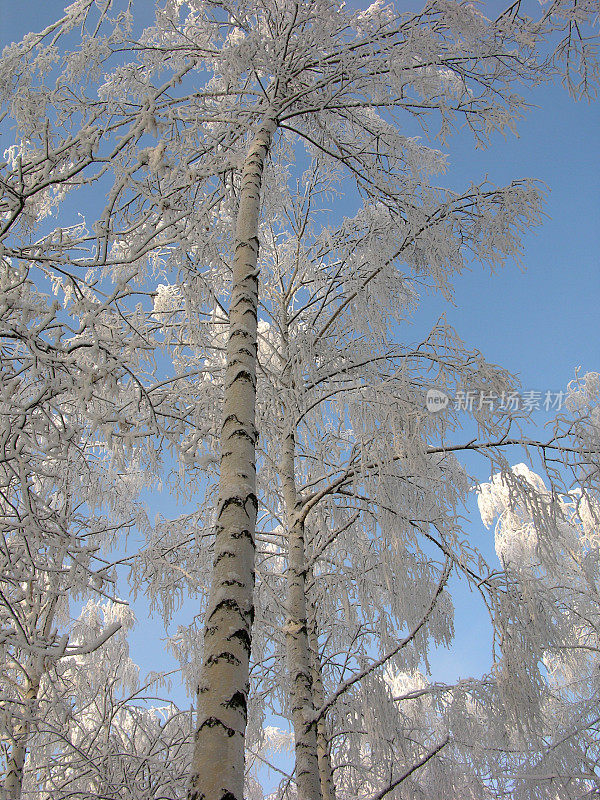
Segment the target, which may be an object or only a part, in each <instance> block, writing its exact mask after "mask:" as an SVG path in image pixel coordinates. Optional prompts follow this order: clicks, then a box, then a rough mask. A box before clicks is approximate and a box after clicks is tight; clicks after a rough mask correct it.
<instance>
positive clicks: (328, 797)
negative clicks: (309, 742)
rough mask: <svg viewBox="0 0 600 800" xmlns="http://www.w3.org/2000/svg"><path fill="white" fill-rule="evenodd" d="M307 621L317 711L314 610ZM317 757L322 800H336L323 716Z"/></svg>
mask: <svg viewBox="0 0 600 800" xmlns="http://www.w3.org/2000/svg"><path fill="white" fill-rule="evenodd" d="M312 611H313V613H312V614H310V615H309V616H310V619H309V620H308V645H309V648H310V666H311V674H312V690H313V698H314V705H315V708H316V709H317V710H318V709H319V708H321V707H322V706H323V705H324V704H325V692H324V691H323V677H322V672H321V660H320V658H319V640H318V637H317V626H316V619H315V613H314V609H313V610H312ZM317 756H318V759H319V779H320V782H321V795H322V797H323V800H336V798H335V783H334V782H333V769H332V767H331V746H330V740H329V732H328V730H327V719H326V717H325V715H323V716H321V717H319V719H318V721H317Z"/></svg>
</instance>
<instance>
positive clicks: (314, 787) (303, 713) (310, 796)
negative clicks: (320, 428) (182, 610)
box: [282, 432, 322, 800]
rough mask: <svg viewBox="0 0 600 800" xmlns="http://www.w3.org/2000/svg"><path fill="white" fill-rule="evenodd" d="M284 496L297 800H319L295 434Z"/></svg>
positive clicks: (288, 446)
mask: <svg viewBox="0 0 600 800" xmlns="http://www.w3.org/2000/svg"><path fill="white" fill-rule="evenodd" d="M282 477H283V494H284V499H285V504H286V512H287V530H288V568H287V620H286V626H285V632H286V651H287V660H288V669H289V673H290V686H291V691H290V695H291V704H292V724H293V726H294V740H295V752H296V785H297V788H298V800H322V798H321V781H320V777H319V758H318V751H317V730H316V725H315V724H314V722H312V721H311V720H312V717H313V716H314V713H315V706H314V701H313V686H312V675H311V659H310V650H309V646H308V628H307V620H306V553H305V541H304V539H305V536H304V522H303V521H302V520H301V519H299V518H298V515H297V504H298V495H297V490H296V484H295V480H294V477H295V476H294V435H293V433H291V432H290V433H289V434H288V435H287V437H286V439H285V442H284V454H283V468H282Z"/></svg>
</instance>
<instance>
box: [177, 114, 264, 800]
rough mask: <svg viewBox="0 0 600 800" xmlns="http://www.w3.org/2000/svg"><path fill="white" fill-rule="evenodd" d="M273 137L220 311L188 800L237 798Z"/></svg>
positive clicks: (256, 176)
mask: <svg viewBox="0 0 600 800" xmlns="http://www.w3.org/2000/svg"><path fill="white" fill-rule="evenodd" d="M276 127H277V125H276V122H275V121H274V120H273V119H272V118H267V119H265V121H264V122H263V124H262V126H261V127H260V129H259V130H258V132H257V134H256V136H255V138H254V140H253V142H252V144H251V146H250V149H249V151H248V155H247V157H246V161H245V164H244V170H243V173H242V182H241V189H240V203H239V210H238V216H237V224H236V241H235V252H234V259H233V281H232V288H231V304H230V310H229V339H228V342H227V366H226V373H225V397H224V406H223V426H222V430H221V473H220V483H219V498H218V503H217V517H216V524H215V534H216V539H215V556H214V563H213V572H212V577H211V579H210V595H209V602H208V608H207V612H206V619H205V624H204V653H203V655H204V658H203V665H202V671H201V674H200V680H199V683H198V722H197V729H196V735H195V740H194V751H193V756H192V770H191V777H190V787H189V790H188V798H189V800H242V798H243V788H244V736H245V730H246V705H247V697H248V683H249V660H250V643H251V635H252V620H253V616H254V604H253V592H254V556H255V544H254V536H255V526H256V508H257V498H256V463H255V446H256V438H257V434H256V428H255V401H256V349H257V344H256V330H257V313H258V311H257V309H258V273H257V259H258V219H259V212H260V191H261V184H262V173H263V168H264V164H265V159H266V157H267V155H268V152H269V148H270V145H271V140H272V137H273V134H274V132H275V130H276Z"/></svg>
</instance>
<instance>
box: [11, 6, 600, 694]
mask: <svg viewBox="0 0 600 800" xmlns="http://www.w3.org/2000/svg"><path fill="white" fill-rule="evenodd" d="M148 2H150V0H148ZM507 4H508V3H507ZM64 5H65V3H63V2H56V0H45V2H40V0H17V1H16V0H0V37H1V39H2V42H3V44H5V43H8V42H11V41H13V40H16V39H18V38H20V37H21V36H22V35H23V34H24V33H26V32H27V31H28V30H30V29H31V28H35V29H39V28H42V27H43V26H44V25H45V24H47V23H48V22H50V21H52V20H53V19H55V18H56V17H57V16H59V15H60V14H61V12H62V8H63V6H64ZM415 6H416V4H415V3H411V7H415ZM500 7H501V5H500V4H499V3H498V2H496V1H494V2H490V3H485V2H484V3H483V4H482V9H483V11H484V12H485V11H486V10H488V9H489V13H490V15H493V14H494V13H497V11H498V9H499V8H500ZM531 100H532V102H535V103H536V104H537V106H538V107H537V108H534V109H532V111H531V112H530V113H529V114H528V116H527V117H526V118H525V119H524V120H523V121H522V122H521V123H520V124H519V126H518V128H519V138H515V137H514V136H512V135H509V136H507V137H506V138H503V137H502V136H499V135H498V136H495V137H494V138H493V141H492V144H491V146H490V148H489V149H488V150H485V151H475V150H474V148H473V146H472V143H471V141H470V140H469V139H468V137H465V136H457V137H455V138H453V139H451V140H449V142H448V143H447V144H446V145H444V146H441V145H439V143H438V146H440V147H441V149H443V150H445V151H447V152H448V153H449V160H450V180H451V181H452V182H453V183H454V184H456V185H465V184H467V183H468V182H469V181H471V180H474V181H476V180H478V179H481V178H483V177H484V176H485V175H488V176H489V178H490V180H492V181H494V182H497V183H499V184H503V183H507V182H509V181H510V180H512V179H515V178H526V177H533V178H538V179H540V180H542V181H544V182H545V183H546V184H548V186H549V187H550V189H551V194H550V196H549V200H548V204H547V207H546V213H547V214H548V218H547V219H546V220H545V222H544V225H543V226H542V227H541V228H538V229H537V230H536V232H535V233H533V234H531V235H528V236H527V238H526V248H525V254H524V258H523V265H524V266H525V267H526V270H525V271H520V270H519V269H518V268H517V267H516V265H514V264H508V265H507V267H506V268H505V269H504V270H502V271H500V272H499V273H497V274H495V275H493V276H490V274H489V270H484V269H482V268H479V267H477V268H475V269H474V270H473V271H472V272H467V273H465V274H464V275H462V276H461V277H460V278H459V279H458V280H457V281H456V296H455V306H451V305H448V304H447V303H445V302H443V301H442V300H441V299H440V298H438V297H431V298H426V299H425V300H424V302H423V304H422V306H421V308H420V310H419V312H418V317H417V319H416V320H415V330H417V329H419V330H420V329H421V326H422V327H423V328H425V327H428V326H430V325H431V324H433V322H434V321H435V319H436V318H437V317H438V316H439V314H441V313H442V312H445V313H446V315H447V319H448V321H449V323H450V324H452V325H453V326H454V327H456V328H457V330H458V332H459V334H460V335H461V336H462V338H463V339H464V340H465V341H466V343H467V345H469V346H472V347H477V348H478V349H479V350H481V352H482V353H483V354H484V355H485V356H486V358H487V359H488V360H490V361H493V362H495V363H498V364H501V365H502V366H504V367H506V368H507V369H509V370H510V371H511V372H513V373H516V374H517V375H518V376H519V377H520V379H521V381H522V384H523V387H524V388H525V389H532V390H538V391H546V390H553V391H555V390H560V389H564V388H565V387H566V384H567V382H568V381H569V380H570V379H572V378H573V376H574V372H575V368H576V367H577V366H579V365H581V367H582V371H583V372H585V371H600V343H599V336H598V327H599V326H598V320H599V313H598V312H599V308H600V269H599V267H600V264H599V253H600V214H599V199H600V189H599V187H600V163H599V159H598V141H599V135H598V132H599V130H600V126H599V123H600V112H599V109H600V107H599V105H598V104H597V103H595V104H588V103H586V102H580V103H575V102H574V101H572V100H571V99H570V98H569V97H568V95H567V93H566V92H565V91H564V90H563V89H562V87H560V86H558V85H556V86H547V87H542V88H541V89H538V90H536V91H535V93H534V94H533V95H532V96H531ZM415 335H416V334H415ZM535 418H536V419H539V422H540V423H543V422H544V421H545V420H546V419H547V416H546V415H544V414H543V413H542V412H540V414H539V416H538V417H535ZM482 477H483V475H482ZM161 502H163V501H161ZM173 508H175V504H173ZM469 530H470V531H471V533H472V535H473V537H474V538H475V541H476V543H477V544H482V545H484V549H486V550H487V551H488V552H489V551H490V549H491V548H490V545H491V534H490V533H488V532H485V531H484V529H483V528H482V526H481V524H480V523H479V522H478V520H477V519H473V521H472V522H471V523H469ZM457 599H458V603H459V606H458V617H457V640H456V642H455V646H454V647H453V649H452V650H451V651H449V652H441V651H440V652H438V654H437V655H436V657H435V659H434V660H433V668H434V677H435V678H437V679H439V680H452V679H454V678H456V677H458V676H461V677H466V676H467V675H469V674H479V673H480V672H481V671H482V670H483V669H485V668H486V667H487V666H488V665H489V654H488V652H487V649H488V648H487V645H488V641H489V632H488V627H487V625H486V622H485V615H484V614H483V613H482V612H481V610H480V609H479V608H478V604H477V600H476V599H475V598H474V597H473V596H472V595H469V594H468V593H466V592H465V591H458V593H457ZM188 611H189V612H191V611H192V609H191V608H189V609H187V608H186V609H185V610H184V612H183V614H182V621H183V619H184V618H185V617H186V616H187V614H188ZM137 613H138V616H139V618H140V622H141V623H143V624H141V625H140V626H139V627H138V630H137V631H136V632H135V634H134V636H133V639H132V642H133V655H134V658H135V659H136V660H137V661H138V663H140V665H141V666H142V668H143V669H157V668H158V665H157V663H156V660H155V659H156V653H157V647H156V644H155V637H156V636H160V631H159V630H157V629H156V627H155V626H150V625H149V623H148V622H147V621H146V620H147V617H146V613H145V610H144V608H143V607H142V605H141V604H140V605H138V606H137ZM174 697H175V699H178V700H179V701H180V702H182V703H185V699H184V695H183V693H182V692H179V691H177V692H175V693H174Z"/></svg>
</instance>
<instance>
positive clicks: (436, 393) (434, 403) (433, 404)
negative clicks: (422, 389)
mask: <svg viewBox="0 0 600 800" xmlns="http://www.w3.org/2000/svg"><path fill="white" fill-rule="evenodd" d="M449 402H450V398H449V397H448V395H447V394H446V393H445V392H441V391H440V390H439V389H428V390H427V394H426V396H425V405H426V407H427V411H430V412H431V413H434V414H435V412H436V411H442V410H443V409H444V408H446V406H447V405H448V403H449Z"/></svg>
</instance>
